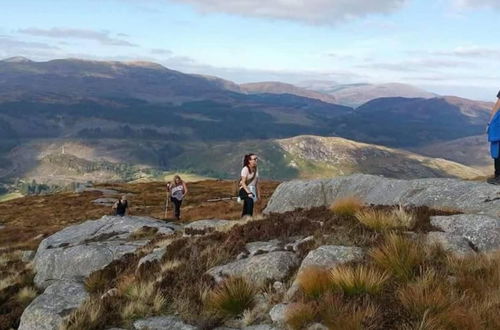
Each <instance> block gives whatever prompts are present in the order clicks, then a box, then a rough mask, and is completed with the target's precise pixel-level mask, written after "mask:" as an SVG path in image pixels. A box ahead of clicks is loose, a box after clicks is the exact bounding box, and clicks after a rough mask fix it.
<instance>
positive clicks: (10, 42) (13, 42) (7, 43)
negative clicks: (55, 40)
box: [0, 36, 58, 49]
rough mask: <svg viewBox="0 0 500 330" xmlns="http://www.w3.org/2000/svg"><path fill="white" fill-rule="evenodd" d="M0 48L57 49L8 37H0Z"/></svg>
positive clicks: (40, 43) (44, 44)
mask: <svg viewBox="0 0 500 330" xmlns="http://www.w3.org/2000/svg"><path fill="white" fill-rule="evenodd" d="M0 48H5V49H8V48H16V49H58V47H55V46H52V45H49V44H46V43H42V42H29V41H21V40H17V39H13V38H11V37H8V36H0Z"/></svg>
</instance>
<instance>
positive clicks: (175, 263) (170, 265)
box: [160, 260, 182, 273]
mask: <svg viewBox="0 0 500 330" xmlns="http://www.w3.org/2000/svg"><path fill="white" fill-rule="evenodd" d="M181 264H182V262H181V261H179V260H167V261H165V262H163V263H162V264H161V266H160V271H161V273H165V272H167V271H170V270H174V269H175V268H177V267H179V266H180V265H181Z"/></svg>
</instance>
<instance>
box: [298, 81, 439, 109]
mask: <svg viewBox="0 0 500 330" xmlns="http://www.w3.org/2000/svg"><path fill="white" fill-rule="evenodd" d="M299 86H300V87H302V88H305V89H308V90H315V91H317V92H320V93H323V94H328V95H331V96H333V97H334V98H335V100H336V103H337V104H342V105H346V106H350V107H354V108H356V107H358V106H360V105H362V104H364V103H366V102H368V101H371V100H374V99H377V98H381V97H406V98H424V99H428V98H433V97H438V96H439V95H437V94H434V93H430V92H427V91H425V90H423V89H420V88H417V87H415V86H411V85H407V84H401V83H388V84H338V83H335V82H330V81H305V82H302V83H299Z"/></svg>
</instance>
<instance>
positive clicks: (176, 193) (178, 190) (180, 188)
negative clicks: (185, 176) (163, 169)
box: [167, 175, 188, 220]
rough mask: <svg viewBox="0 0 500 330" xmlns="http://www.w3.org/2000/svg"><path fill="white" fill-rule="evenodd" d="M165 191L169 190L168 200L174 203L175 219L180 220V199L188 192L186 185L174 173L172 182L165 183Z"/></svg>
mask: <svg viewBox="0 0 500 330" xmlns="http://www.w3.org/2000/svg"><path fill="white" fill-rule="evenodd" d="M167 191H168V192H170V200H171V201H172V203H173V204H174V215H175V219H177V220H180V219H181V204H182V200H183V199H184V197H185V196H186V194H187V192H188V188H187V185H186V183H185V182H184V181H182V179H181V177H180V176H178V175H176V176H174V181H173V182H172V183H170V182H169V183H167Z"/></svg>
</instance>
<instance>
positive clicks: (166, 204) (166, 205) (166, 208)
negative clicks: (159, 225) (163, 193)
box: [163, 190, 168, 219]
mask: <svg viewBox="0 0 500 330" xmlns="http://www.w3.org/2000/svg"><path fill="white" fill-rule="evenodd" d="M167 211H168V190H167V199H166V200H165V215H164V216H163V218H164V219H167Z"/></svg>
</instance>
